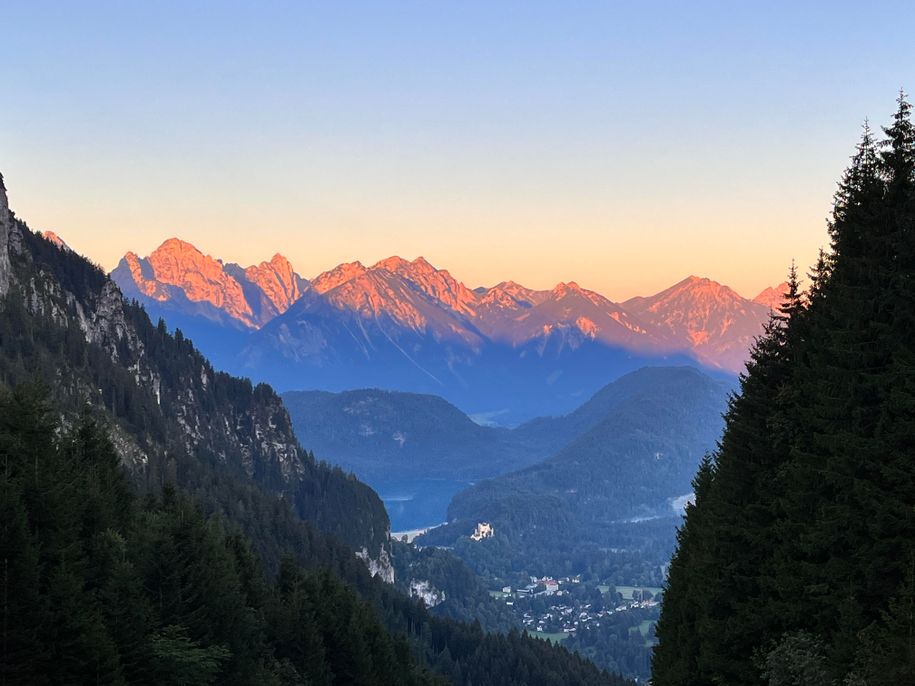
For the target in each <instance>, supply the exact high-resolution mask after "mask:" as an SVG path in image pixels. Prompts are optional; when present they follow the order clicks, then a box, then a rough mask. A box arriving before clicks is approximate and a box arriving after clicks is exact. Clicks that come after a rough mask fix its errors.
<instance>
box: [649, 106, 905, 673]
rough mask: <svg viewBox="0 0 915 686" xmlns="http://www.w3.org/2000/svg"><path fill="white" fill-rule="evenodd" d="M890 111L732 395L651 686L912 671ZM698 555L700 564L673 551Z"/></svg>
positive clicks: (894, 142) (669, 604)
mask: <svg viewBox="0 0 915 686" xmlns="http://www.w3.org/2000/svg"><path fill="white" fill-rule="evenodd" d="M897 104H898V107H897V112H896V115H895V116H894V120H893V124H892V125H891V126H890V127H888V128H886V129H885V134H886V139H885V140H884V141H883V142H881V143H880V144H879V145H878V144H877V143H876V142H875V141H874V138H873V135H872V134H871V131H870V129H869V128H868V127H867V126H866V125H865V129H864V133H863V136H862V139H861V142H860V144H859V145H858V148H857V151H856V153H855V155H854V157H853V158H852V163H851V165H850V167H849V169H848V170H847V171H846V173H845V175H844V176H843V178H842V182H841V183H840V185H839V189H838V191H837V193H836V198H835V204H834V208H833V217H832V221H831V222H830V225H829V232H830V238H831V251H830V252H829V253H828V254H821V256H820V259H819V260H818V263H817V265H816V266H815V268H814V271H813V273H812V279H811V280H812V283H811V286H810V289H809V291H808V293H807V296H806V298H802V297H801V294H800V293H799V290H798V288H797V277H796V273H795V271H794V270H793V269H792V273H791V278H790V279H789V282H790V283H791V288H790V290H789V294H788V297H787V299H786V302H785V304H784V306H783V307H782V308H781V311H780V313H779V314H778V315H777V316H776V317H775V318H774V319H773V321H772V322H771V323H770V325H769V327H768V330H767V333H766V335H765V336H764V337H763V338H762V339H760V341H759V343H758V344H757V346H756V349H755V351H754V353H753V356H752V360H751V362H750V364H749V365H748V369H747V373H746V375H745V376H744V377H743V378H742V380H741V389H740V395H739V396H737V397H735V398H734V399H733V400H732V403H731V406H730V408H729V411H728V414H727V417H726V419H727V423H726V429H725V433H724V436H723V438H722V441H721V444H720V446H719V449H718V451H717V453H716V456H715V468H714V470H713V476H712V478H711V480H710V485H709V486H708V487H707V489H706V492H705V495H704V497H703V498H702V499H701V500H699V499H697V503H696V507H695V508H693V509H692V510H691V511H690V512H689V513H688V516H687V519H686V522H685V524H684V527H683V531H682V532H681V537H680V541H679V547H678V550H677V553H676V556H675V558H674V563H673V564H672V565H671V571H670V578H669V581H668V595H667V597H666V598H665V605H664V608H663V611H662V616H661V621H660V622H659V624H658V631H657V636H658V639H659V645H658V646H657V648H656V651H655V659H654V662H653V678H654V683H656V684H662V685H663V684H671V685H672V684H690V683H693V684H714V683H727V684H762V683H769V684H776V683H824V684H826V683H839V682H845V683H849V684H850V683H866V684H883V683H905V682H904V681H898V679H899V678H901V676H900V675H905V678H910V677H911V674H912V672H913V669H915V668H913V665H912V652H913V651H912V649H911V643H910V641H911V637H912V634H911V633H910V632H911V626H912V623H913V622H912V616H911V612H909V611H908V610H907V609H906V608H911V607H912V595H911V586H912V584H911V583H909V581H908V579H909V577H908V576H907V572H908V569H909V565H910V564H911V562H910V561H911V560H912V559H915V552H913V544H915V528H913V525H915V521H913V518H915V465H913V463H912V460H911V455H912V454H913V449H915V419H913V417H915V376H913V375H915V340H913V338H912V332H913V331H915V307H913V303H915V293H913V290H912V286H913V285H915V284H913V278H915V259H913V255H915V230H913V221H915V206H913V176H915V171H913V170H915V130H913V126H912V123H911V107H910V105H909V103H908V102H907V100H906V98H905V96H904V94H900V97H899V100H898V101H897ZM697 550H707V551H710V553H709V555H708V557H709V560H710V563H709V565H708V567H707V568H706V569H703V570H701V571H699V570H696V569H689V568H688V567H687V566H686V565H684V564H682V561H681V558H682V559H690V558H692V557H693V556H695V555H696V551H697ZM685 606H691V607H694V608H698V612H697V613H696V614H694V615H688V614H685V613H683V612H682V608H683V607H685ZM684 636H687V637H690V640H689V641H684V640H683V637H684ZM877 637H879V639H878V638H877ZM878 641H884V642H885V643H883V646H884V647H882V648H879V649H878V648H877V647H876V646H877V643H878ZM677 645H681V646H684V648H683V649H682V650H681V651H678V650H677V648H676V646H677ZM890 655H891V656H893V657H892V658H889V657H888V656H890ZM892 660H897V661H898V660H902V662H901V663H899V662H897V664H896V665H895V666H894V667H893V668H892V669H890V668H889V667H887V665H889V663H890V662H891V661H892ZM875 665H882V667H879V668H877V667H875ZM891 674H892V675H893V676H892V678H891V677H890V675H891ZM683 675H687V676H686V677H684V676H683ZM791 675H794V676H791ZM803 675H806V676H803ZM862 675H863V676H862ZM786 679H788V681H786ZM792 679H794V681H793V682H792V681H791V680H792ZM811 679H813V680H812V681H811ZM855 679H864V680H863V681H855ZM892 679H897V681H893V680H892Z"/></svg>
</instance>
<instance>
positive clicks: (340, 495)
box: [0, 191, 388, 559]
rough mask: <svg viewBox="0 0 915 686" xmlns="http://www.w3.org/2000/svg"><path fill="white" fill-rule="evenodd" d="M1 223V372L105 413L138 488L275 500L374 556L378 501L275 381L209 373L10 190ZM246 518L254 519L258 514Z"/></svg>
mask: <svg viewBox="0 0 915 686" xmlns="http://www.w3.org/2000/svg"><path fill="white" fill-rule="evenodd" d="M0 221H2V224H0V229H2V230H0V234H2V240H0V286H2V289H3V291H4V292H5V297H4V300H3V304H2V307H0V381H2V382H3V383H4V384H7V385H11V384H15V383H18V382H20V381H26V380H31V379H32V378H34V377H38V378H41V379H44V380H45V381H46V382H47V383H49V384H53V387H54V391H55V393H54V397H55V401H56V402H57V403H58V405H59V407H60V410H61V412H62V413H63V415H64V416H65V417H69V416H72V414H73V413H75V412H77V411H78V410H79V408H81V407H82V406H84V405H85V404H86V403H89V404H91V405H94V406H98V407H102V408H104V409H105V410H106V411H108V412H109V413H110V415H111V417H112V418H113V420H114V422H115V423H114V425H113V430H114V432H115V434H114V438H115V442H116V444H117V446H118V448H119V450H120V452H121V454H122V455H123V458H124V460H125V463H127V464H128V465H129V467H130V468H131V471H132V473H133V475H134V478H135V480H136V481H137V482H138V483H139V484H141V486H142V487H143V488H145V489H149V490H153V491H155V490H157V489H158V488H160V487H161V486H162V484H164V483H166V482H169V481H176V482H177V483H179V484H180V485H182V487H184V488H186V489H188V490H191V491H194V492H200V493H201V494H205V499H206V502H207V504H208V505H209V506H210V507H211V508H213V509H217V510H218V509H223V508H235V507H241V508H244V507H245V506H244V505H243V504H242V503H244V502H245V501H248V500H250V499H251V498H255V500H257V499H258V498H263V497H269V498H274V499H275V498H282V499H284V500H286V501H287V502H289V503H290V504H291V505H292V507H293V509H294V510H295V512H296V514H297V515H298V516H299V517H301V518H302V519H304V520H306V521H310V522H313V523H314V524H315V525H316V526H317V527H318V528H320V529H322V530H324V531H325V532H327V533H330V534H332V535H334V536H337V537H339V538H340V539H341V540H343V541H344V542H346V543H348V544H349V545H351V546H353V547H355V548H356V549H363V548H365V549H366V550H367V551H370V553H369V554H370V556H371V557H372V558H375V559H379V556H380V555H381V554H382V551H383V548H384V546H386V544H387V529H388V521H387V516H386V515H385V512H384V508H383V506H382V504H381V502H380V501H379V500H378V498H377V496H376V495H375V494H374V493H373V492H372V491H371V489H369V488H368V487H366V486H364V485H363V484H360V483H359V482H357V481H355V480H354V479H352V478H351V477H349V476H347V475H346V474H344V473H343V472H342V471H341V470H339V469H334V468H331V467H329V466H326V465H323V464H320V463H317V462H316V461H315V460H314V458H313V457H312V456H311V455H309V454H308V453H306V452H305V451H304V450H303V449H302V448H301V446H300V445H299V444H298V442H297V440H296V438H295V436H294V434H293V431H292V426H291V423H290V421H289V417H288V415H287V413H286V410H285V408H284V407H283V404H282V402H281V400H280V399H279V397H278V396H277V395H276V394H275V393H274V392H273V391H272V389H270V388H269V387H267V386H264V385H259V386H252V384H251V383H250V382H249V381H247V380H243V379H237V378H234V377H231V376H229V375H227V374H224V373H221V372H217V371H215V370H214V369H213V367H212V366H211V365H210V364H209V363H208V362H207V361H206V360H205V359H204V358H203V357H202V356H201V355H200V354H199V353H198V352H197V351H196V350H195V348H194V347H193V345H192V344H191V343H190V342H189V341H188V340H187V339H185V338H184V337H183V336H182V335H181V334H180V333H178V334H176V335H175V336H172V335H170V334H169V333H168V332H167V331H166V328H165V326H164V324H162V323H161V322H160V324H159V326H154V325H153V324H151V323H150V321H149V319H148V317H147V316H146V313H145V312H144V311H143V310H142V308H140V307H139V306H137V305H135V304H131V303H130V302H128V301H126V300H125V299H124V298H123V297H122V295H121V294H120V292H119V290H118V288H117V287H116V286H115V285H114V284H113V283H112V282H111V281H110V280H109V279H108V277H106V276H105V274H104V273H103V272H101V271H100V270H99V269H98V268H97V267H95V266H94V265H92V264H90V263H89V262H87V261H86V260H85V259H83V258H82V257H80V256H78V255H77V254H76V253H74V252H72V251H70V250H68V249H61V248H60V247H59V246H58V245H57V244H55V243H54V242H52V241H49V240H46V239H45V238H43V237H42V236H41V235H38V234H34V233H32V232H31V231H30V230H29V229H28V227H27V226H26V225H25V224H24V223H23V222H21V221H20V220H18V219H17V218H15V217H14V216H13V214H12V213H11V212H9V210H8V206H7V201H6V194H5V191H0ZM251 486H256V488H257V489H258V491H259V493H261V494H263V495H258V494H257V493H254V492H253V491H251ZM233 492H235V494H236V496H235V497H236V498H237V499H238V501H237V504H236V503H235V502H233V496H232V495H231V494H232V493H233ZM230 503H232V504H231V505H230ZM253 504H254V503H253V502H252V503H249V505H253ZM269 506H270V503H269V500H263V502H260V501H258V502H257V505H256V507H257V508H264V507H268V508H269ZM244 516H246V517H247V516H250V517H252V521H251V522H250V524H251V525H252V526H254V525H255V521H254V520H256V519H257V518H258V517H260V516H262V515H259V514H256V513H255V512H248V513H247V514H246V515H244Z"/></svg>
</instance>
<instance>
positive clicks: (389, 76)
mask: <svg viewBox="0 0 915 686" xmlns="http://www.w3.org/2000/svg"><path fill="white" fill-rule="evenodd" d="M0 17H2V25H3V34H4V39H3V44H4V45H3V57H2V70H3V79H2V87H3V96H2V102H3V106H2V107H0V171H2V172H3V173H4V175H5V177H6V181H7V187H8V189H9V193H10V201H11V205H12V207H13V209H15V210H16V211H17V213H18V214H19V215H20V216H21V217H23V218H25V219H26V220H27V221H28V222H29V224H30V226H31V227H32V228H33V229H52V230H54V231H57V232H58V233H60V234H61V236H62V237H63V238H64V239H65V240H66V241H68V242H69V243H70V244H71V245H72V246H73V247H74V248H75V249H77V250H78V251H79V252H82V253H84V254H86V255H88V256H89V257H91V258H92V259H94V260H95V261H97V262H99V263H100V264H101V265H103V266H104V267H105V268H108V269H110V268H112V267H114V266H115V264H116V263H117V260H118V259H119V258H120V256H121V255H122V254H123V253H124V252H126V251H127V250H134V251H135V252H138V253H140V254H141V255H146V254H148V253H149V252H150V251H151V250H152V249H154V248H155V247H156V246H157V245H158V244H159V243H161V242H162V241H163V240H164V239H165V238H167V237H170V236H175V235H177V236H180V237H181V238H184V239H185V240H188V241H191V242H192V243H194V244H195V245H197V246H198V247H200V248H201V249H202V250H204V252H208V253H211V254H213V255H214V256H219V257H222V258H224V259H226V260H228V261H237V262H240V263H242V264H245V265H247V264H251V263H254V262H259V261H261V260H263V259H268V258H269V257H270V256H271V255H272V254H273V253H274V252H277V251H279V252H282V253H283V254H285V255H286V256H287V257H289V258H290V260H291V261H292V262H293V264H294V265H295V267H296V268H297V270H298V271H299V272H301V273H302V274H303V275H305V276H307V277H312V276H314V275H315V274H317V273H318V272H320V271H323V270H325V269H329V268H331V267H333V266H334V265H336V264H338V263H340V262H343V261H350V260H354V259H359V260H361V261H363V262H365V263H371V262H374V261H376V260H378V259H381V258H383V257H387V256H389V255H391V254H398V255H401V256H403V257H407V258H413V257H416V256H417V255H423V256H425V257H426V258H427V259H428V260H429V261H431V262H432V263H433V264H435V265H437V266H441V267H447V268H448V269H449V270H450V271H451V272H452V273H453V274H454V275H455V276H456V277H457V278H459V279H461V280H462V281H464V282H465V283H466V284H467V285H469V286H471V287H473V286H477V285H483V284H485V285H492V284H493V283H496V282H498V281H501V280H503V279H514V280H516V281H519V282H521V283H524V284H525V285H528V286H531V287H537V288H549V287H552V286H553V285H554V284H555V283H556V282H558V281H568V280H576V281H578V282H579V283H580V284H582V285H583V286H586V287H588V288H593V289H595V290H598V291H600V292H602V293H604V294H605V295H607V296H608V297H610V298H612V299H615V300H621V299H624V298H627V297H629V296H632V295H636V294H647V293H652V292H655V291H657V290H660V289H662V288H665V287H667V286H669V285H671V284H672V283H674V282H675V281H678V280H679V279H681V278H683V277H685V276H687V275H689V274H697V275H701V276H709V277H711V278H714V279H716V280H718V281H721V282H723V283H727V284H728V285H731V286H732V287H734V288H735V289H736V290H738V291H739V292H740V293H742V294H744V295H747V296H753V295H755V294H756V293H757V292H758V291H760V290H762V289H763V288H764V287H766V286H768V285H772V284H775V283H778V282H779V281H781V280H782V279H783V277H784V274H785V271H786V269H787V267H788V264H789V263H790V261H791V259H792V258H795V259H797V261H798V263H799V264H800V265H802V266H803V267H806V266H807V265H809V264H810V263H812V262H813V260H814V258H815V256H816V251H817V249H818V248H819V247H820V246H822V245H825V243H826V230H825V218H826V216H827V214H828V211H829V208H830V204H831V197H832V193H833V190H834V188H835V183H836V180H837V179H838V178H839V175H840V174H841V172H842V170H843V168H844V167H845V165H846V163H847V160H848V156H849V155H850V154H851V152H852V150H853V146H854V144H855V142H856V141H857V139H858V136H859V132H860V125H861V123H862V121H863V120H864V118H865V117H870V118H871V120H872V122H874V123H875V124H878V125H879V124H885V123H886V122H887V121H888V120H889V118H890V115H891V113H892V111H893V109H894V98H895V97H896V93H897V91H898V89H899V88H900V87H907V88H910V89H913V90H915V39H913V36H915V8H913V4H912V3H908V2H899V3H867V4H866V5H865V4H864V3H860V2H858V3H838V2H828V3H827V2H823V3H812V2H811V3H803V2H786V3H777V2H758V3H757V2H721V3H704V2H665V3H652V2H629V3H613V2H556V3H533V2H494V1H492V0H490V1H488V2H460V3H458V2H454V3H444V2H429V1H424V2H395V1H393V0H392V1H389V2H378V3H365V2H330V1H328V2H324V3H288V4H283V3H268V2H257V3H254V2H250V3H232V2H219V3H207V2H189V3H188V2H176V3H170V2H112V3H99V2H79V3H77V2H49V3H44V2H33V1H30V2H18V1H17V2H6V1H5V0H0Z"/></svg>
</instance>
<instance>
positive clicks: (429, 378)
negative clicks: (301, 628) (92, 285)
mask: <svg viewBox="0 0 915 686" xmlns="http://www.w3.org/2000/svg"><path fill="white" fill-rule="evenodd" d="M112 277H113V278H114V280H115V281H116V282H117V283H118V285H119V286H120V287H121V289H122V290H123V291H124V292H125V293H126V294H128V295H130V296H132V297H135V298H137V299H138V300H139V301H141V302H142V303H143V304H144V305H145V306H146V307H147V309H148V310H149V311H150V314H151V315H152V316H154V317H156V316H161V317H163V318H164V319H165V320H166V322H167V323H168V324H169V325H170V326H173V327H180V328H181V329H182V330H183V331H184V333H185V334H187V335H189V336H191V337H192V338H193V339H194V340H195V341H196V342H197V343H198V344H199V345H201V346H202V347H203V349H204V351H205V352H206V353H207V354H209V355H210V356H211V358H213V359H214V360H215V361H216V363H217V364H218V365H220V366H223V367H225V368H227V369H228V370H230V371H233V372H235V373H242V374H246V375H248V376H250V377H252V378H254V379H256V380H264V381H269V382H271V383H273V384H275V385H277V386H278V387H280V388H282V389H293V388H324V389H327V390H343V389H346V388H358V387H372V386H377V387H384V388H396V389H398V390H411V391H420V392H434V393H438V394H440V395H443V396H445V397H447V398H449V399H450V400H452V401H453V402H455V403H457V404H458V405H460V406H462V407H464V408H465V409H467V410H468V411H471V412H474V411H480V412H483V411H493V412H495V411H499V410H501V409H507V410H508V411H509V413H511V414H514V416H515V418H522V417H525V416H527V414H528V412H527V411H526V410H522V411H518V410H517V409H516V408H518V407H520V406H522V405H524V406H530V407H529V409H530V412H533V413H550V412H556V411H562V410H563V409H565V408H566V407H570V406H573V405H574V403H575V402H577V401H579V400H581V397H582V396H585V395H586V394H588V393H590V392H593V391H594V390H596V388H599V387H600V386H601V385H603V384H604V383H606V382H607V381H609V380H611V379H613V378H616V377H617V376H619V375H620V374H621V373H625V372H626V371H629V370H631V369H634V368H636V367H638V366H642V365H644V364H680V363H684V362H686V363H690V362H692V363H698V364H699V365H702V366H704V367H707V368H711V369H717V370H721V371H722V372H728V373H734V372H736V371H739V370H740V369H741V368H742V365H743V362H744V360H745V359H746V357H747V351H748V348H749V346H750V344H751V342H752V339H753V337H754V336H756V335H758V334H759V333H760V332H761V330H762V326H763V323H764V322H765V321H766V319H767V318H768V316H769V312H770V308H771V307H773V306H774V305H775V304H776V301H777V300H778V293H779V291H781V290H782V286H777V287H775V288H772V289H767V290H766V291H764V292H763V293H761V294H760V295H759V296H758V297H757V298H756V299H754V300H750V299H747V298H743V297H742V296H740V295H739V294H737V293H736V292H734V291H733V290H732V289H730V288H728V287H727V286H723V285H721V284H718V283H716V282H714V281H711V280H709V279H701V278H698V277H689V278H687V279H685V280H683V281H681V282H679V283H677V284H675V285H674V286H672V287H671V288H669V289H666V290H664V291H662V292H660V293H658V294H656V295H653V296H649V297H639V298H633V299H631V300H628V301H626V302H623V303H616V302H613V301H611V300H609V299H607V298H605V297H604V296H602V295H600V294H598V293H595V292H594V291H590V290H587V289H585V288H582V287H581V286H579V285H578V284H576V283H574V282H570V283H560V284H558V285H557V286H556V287H555V288H553V289H552V290H533V289H529V288H526V287H524V286H521V285H519V284H516V283H514V282H511V281H506V282H502V283H500V284H497V285H495V286H493V287H490V288H486V287H481V288H476V289H470V288H467V287H466V286H465V285H464V284H463V283H461V282H460V281H458V280H457V279H455V278H454V277H453V276H452V275H451V274H450V273H449V272H448V271H446V270H444V269H438V268H436V267H434V266H432V265H431V264H429V262H427V261H426V260H425V259H423V258H421V257H420V258H417V259H415V260H412V261H408V260H405V259H402V258H400V257H390V258H388V259H385V260H382V261H380V262H378V263H376V264H374V265H371V266H368V267H367V266H365V265H363V264H361V263H359V262H352V263H346V264H341V265H338V266H337V267H335V268H333V269H331V270H329V271H327V272H324V273H322V274H319V275H318V276H316V277H314V278H313V279H312V280H311V281H308V280H307V279H305V278H303V277H302V276H300V275H299V274H297V273H296V272H295V271H294V270H293V268H292V266H291V264H290V263H289V261H288V260H287V259H285V258H284V257H282V256H281V255H275V256H274V257H273V258H272V259H271V260H270V261H269V262H263V263H261V264H259V265H255V266H251V267H247V268H244V267H241V266H239V265H236V264H225V263H223V262H222V261H221V260H218V259H215V258H213V257H210V256H208V255H204V254H203V253H202V252H201V251H199V250H197V249H196V248H195V247H194V246H192V245H190V244H189V243H185V242H183V241H180V240H178V239H170V240H168V241H166V242H165V243H163V244H162V245H161V246H160V247H159V248H157V249H156V250H155V251H154V252H153V253H152V254H151V255H150V256H149V257H147V258H140V257H138V256H137V255H135V254H134V253H128V254H127V255H125V256H124V258H123V259H122V260H121V262H120V264H119V265H118V267H117V268H116V269H115V270H114V271H113V272H112Z"/></svg>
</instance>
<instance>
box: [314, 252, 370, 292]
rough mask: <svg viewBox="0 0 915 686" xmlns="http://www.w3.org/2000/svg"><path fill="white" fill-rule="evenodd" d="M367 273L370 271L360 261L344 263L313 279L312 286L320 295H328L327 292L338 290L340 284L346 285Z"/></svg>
mask: <svg viewBox="0 0 915 686" xmlns="http://www.w3.org/2000/svg"><path fill="white" fill-rule="evenodd" d="M366 271H368V270H367V269H366V267H365V265H363V264H362V262H360V261H359V260H355V261H354V262H344V263H343V264H338V265H337V266H336V267H334V268H333V269H330V270H328V271H326V272H323V273H321V274H318V276H316V277H315V278H314V279H312V281H311V286H312V288H314V289H315V290H316V291H317V292H318V293H327V291H329V290H331V289H334V288H336V287H337V286H339V285H340V284H343V283H346V282H347V281H349V280H350V279H353V278H355V277H357V276H362V275H363V274H365V273H366Z"/></svg>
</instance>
